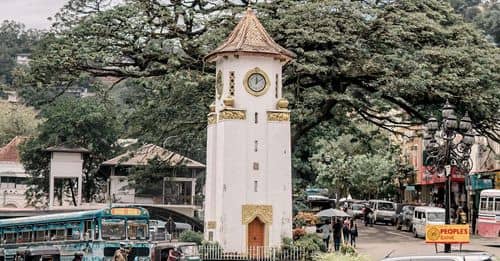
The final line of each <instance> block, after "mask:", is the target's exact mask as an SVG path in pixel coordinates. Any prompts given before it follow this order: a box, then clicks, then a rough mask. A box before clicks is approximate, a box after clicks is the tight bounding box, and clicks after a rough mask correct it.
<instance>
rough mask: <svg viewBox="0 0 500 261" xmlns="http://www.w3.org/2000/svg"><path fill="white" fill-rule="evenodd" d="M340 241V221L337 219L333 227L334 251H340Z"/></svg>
mask: <svg viewBox="0 0 500 261" xmlns="http://www.w3.org/2000/svg"><path fill="white" fill-rule="evenodd" d="M341 239H342V224H341V223H340V219H337V222H335V224H334V225H333V243H334V247H335V251H339V250H340V240H341Z"/></svg>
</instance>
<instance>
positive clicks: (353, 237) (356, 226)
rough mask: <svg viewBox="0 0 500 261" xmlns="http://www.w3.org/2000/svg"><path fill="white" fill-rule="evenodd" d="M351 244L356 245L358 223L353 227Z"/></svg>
mask: <svg viewBox="0 0 500 261" xmlns="http://www.w3.org/2000/svg"><path fill="white" fill-rule="evenodd" d="M350 233H351V246H353V247H356V238H357V237H358V225H356V224H354V226H352V227H351V231H350Z"/></svg>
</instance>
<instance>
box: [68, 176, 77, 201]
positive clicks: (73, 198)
mask: <svg viewBox="0 0 500 261" xmlns="http://www.w3.org/2000/svg"><path fill="white" fill-rule="evenodd" d="M74 185H75V184H74V183H73V180H72V179H70V180H69V190H70V191H71V200H72V201H73V206H75V207H76V197H75V190H74Z"/></svg>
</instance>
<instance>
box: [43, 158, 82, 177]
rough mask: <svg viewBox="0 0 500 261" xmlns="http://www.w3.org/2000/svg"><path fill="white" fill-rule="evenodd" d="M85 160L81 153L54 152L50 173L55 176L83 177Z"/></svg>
mask: <svg viewBox="0 0 500 261" xmlns="http://www.w3.org/2000/svg"><path fill="white" fill-rule="evenodd" d="M82 167H83V160H82V157H81V154H80V153H65V152H53V153H52V160H51V161H50V174H51V175H52V176H53V177H75V178H77V177H81V176H82Z"/></svg>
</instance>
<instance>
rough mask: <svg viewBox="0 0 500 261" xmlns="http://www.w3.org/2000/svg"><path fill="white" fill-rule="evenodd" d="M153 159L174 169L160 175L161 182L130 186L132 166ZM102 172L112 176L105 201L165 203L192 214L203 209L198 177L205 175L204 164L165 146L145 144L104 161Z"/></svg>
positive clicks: (172, 207) (141, 164) (145, 164)
mask: <svg viewBox="0 0 500 261" xmlns="http://www.w3.org/2000/svg"><path fill="white" fill-rule="evenodd" d="M153 159H157V160H159V161H162V162H163V163H165V164H167V166H171V167H172V168H171V169H168V170H166V172H165V173H164V174H159V176H160V179H161V180H160V181H159V183H158V184H155V185H149V186H147V187H145V188H142V187H141V186H131V183H130V182H129V177H128V176H129V174H130V173H131V172H132V171H133V168H134V167H140V166H147V165H148V164H149V163H150V161H151V160H153ZM101 171H102V172H104V173H106V175H107V176H108V177H109V183H108V189H107V191H108V192H107V193H106V195H105V196H104V197H105V200H106V202H108V201H110V200H111V201H112V202H113V203H137V204H162V205H167V206H168V207H169V208H170V209H174V210H176V211H178V212H180V213H183V214H185V215H188V216H191V217H192V216H194V215H195V214H196V212H197V211H200V210H201V208H202V201H201V198H200V197H201V194H202V186H201V184H197V179H198V178H199V177H201V175H203V174H204V171H205V165H204V164H202V163H200V162H197V161H195V160H192V159H189V158H187V157H184V156H182V155H180V154H177V153H175V152H171V151H169V150H167V149H164V148H162V147H159V146H156V145H153V144H146V145H144V146H142V147H140V148H139V149H136V150H131V151H129V152H127V153H124V154H122V155H119V156H117V157H115V158H112V159H110V160H108V161H105V162H103V163H102V164H101ZM152 174H153V173H152ZM155 175H157V176H158V173H155ZM110 197H111V198H110Z"/></svg>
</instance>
